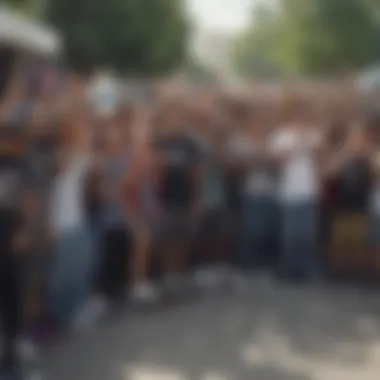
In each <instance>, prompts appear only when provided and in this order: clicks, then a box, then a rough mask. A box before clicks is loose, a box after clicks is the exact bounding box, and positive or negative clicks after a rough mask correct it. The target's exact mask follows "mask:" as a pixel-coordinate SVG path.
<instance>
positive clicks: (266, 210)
mask: <svg viewBox="0 0 380 380" xmlns="http://www.w3.org/2000/svg"><path fill="white" fill-rule="evenodd" d="M242 216H243V218H242V230H241V231H242V240H241V241H242V264H243V266H244V267H245V268H248V269H254V268H257V267H258V266H261V265H263V264H269V263H270V262H271V261H272V260H273V259H274V255H275V253H274V251H275V249H276V247H275V243H276V220H277V218H276V217H277V205H276V202H275V200H274V199H273V198H272V197H268V196H265V195H250V194H246V195H245V196H244V201H243V215H242Z"/></svg>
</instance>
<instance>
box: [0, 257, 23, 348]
mask: <svg viewBox="0 0 380 380" xmlns="http://www.w3.org/2000/svg"><path fill="white" fill-rule="evenodd" d="M22 300H23V298H22V274H21V265H20V260H19V259H18V258H16V257H15V256H14V255H10V254H9V252H7V253H5V254H4V252H2V253H1V255H0V319H1V321H0V322H1V335H2V336H3V339H4V351H3V352H4V353H6V354H10V353H13V354H15V351H16V347H15V343H16V338H17V337H18V335H19V333H20V332H21V329H22V327H23V313H22Z"/></svg>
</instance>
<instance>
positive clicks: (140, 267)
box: [0, 84, 380, 371]
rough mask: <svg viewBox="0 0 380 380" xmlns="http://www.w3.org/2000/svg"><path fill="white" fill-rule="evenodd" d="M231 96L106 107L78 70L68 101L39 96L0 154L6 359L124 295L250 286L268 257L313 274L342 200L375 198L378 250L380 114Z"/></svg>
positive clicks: (278, 265)
mask: <svg viewBox="0 0 380 380" xmlns="http://www.w3.org/2000/svg"><path fill="white" fill-rule="evenodd" d="M222 95H223V94H213V95H212V96H211V95H207V96H205V97H202V96H196V97H194V96H193V95H191V96H190V95H189V96H187V97H184V98H181V97H178V96H177V97H162V98H160V97H159V96H158V98H157V99H155V101H154V102H152V104H149V105H147V104H144V105H141V104H138V103H137V104H132V102H122V103H121V104H120V106H119V107H118V108H117V110H116V112H115V113H114V114H112V115H108V116H107V117H104V116H102V117H101V116H99V115H97V114H96V113H95V112H94V110H92V109H91V108H90V107H89V105H88V104H87V103H86V97H85V95H84V91H83V85H78V84H75V85H73V88H72V89H71V92H70V93H69V96H67V97H66V98H65V99H64V101H62V100H61V99H60V100H59V101H58V100H56V103H57V104H58V103H59V107H56V104H51V102H52V100H51V99H49V98H46V96H45V98H43V99H42V100H41V102H40V103H41V104H42V105H43V104H45V106H44V107H39V106H40V104H39V102H38V101H37V102H35V103H34V106H33V107H31V108H30V112H27V114H28V115H29V117H28V120H27V121H26V122H25V123H24V124H25V125H22V126H21V127H22V128H19V129H18V132H17V136H18V137H17V138H16V139H18V141H20V140H22V141H23V143H24V145H25V149H24V150H23V154H17V155H15V154H13V155H12V154H4V152H3V154H2V162H1V166H0V239H1V242H0V243H1V254H0V260H1V263H0V271H1V275H0V281H1V283H0V302H1V306H0V309H1V310H2V314H1V317H2V318H1V320H2V335H3V336H4V338H5V344H4V346H5V349H4V350H3V356H2V358H3V360H2V362H1V368H2V370H4V371H5V370H6V371H8V370H9V369H13V368H18V367H17V363H18V361H17V359H18V356H17V341H18V340H17V339H18V337H19V336H20V334H22V333H23V332H25V333H27V334H28V335H29V336H30V335H33V336H34V335H36V334H37V335H38V337H39V338H41V335H43V338H44V339H45V338H46V336H48V337H49V338H50V337H51V336H52V335H53V336H54V338H56V337H57V334H59V336H61V334H62V333H65V332H67V330H68V329H71V328H73V327H74V328H85V327H88V326H91V325H92V324H93V323H95V322H96V321H97V320H98V319H99V317H100V316H101V315H102V314H103V313H104V312H106V311H107V310H109V309H110V308H113V307H115V306H118V305H120V301H124V300H125V299H126V298H127V299H128V300H129V301H131V302H132V304H134V305H151V304H156V303H157V302H160V301H162V300H165V299H168V298H169V299H171V300H172V299H181V298H182V297H184V296H185V295H186V294H188V292H189V291H191V290H193V289H194V287H196V288H197V289H199V288H201V289H202V288H208V287H212V286H217V285H220V284H224V285H225V284H229V285H233V286H241V285H244V284H245V279H246V277H247V276H246V275H247V273H248V272H250V271H259V270H261V269H262V268H267V267H268V266H270V267H273V268H275V271H276V273H277V274H278V275H279V276H280V277H281V278H285V279H288V280H297V281H301V280H312V279H314V278H316V277H318V276H320V275H321V274H322V272H323V266H322V262H321V255H320V251H321V250H325V249H327V248H326V247H327V243H326V242H327V240H328V239H329V226H330V225H331V218H330V217H329V216H330V215H331V210H332V209H334V210H336V209H338V208H339V209H342V210H343V209H344V210H346V211H347V210H348V211H352V212H356V211H357V210H359V211H360V210H366V211H368V214H369V215H370V216H371V226H372V227H373V229H372V230H373V234H372V235H371V243H372V247H373V249H374V250H375V251H376V250H377V251H379V250H380V249H379V247H380V239H379V236H380V233H379V231H377V228H378V226H380V209H379V197H380V192H379V183H380V182H379V180H378V175H379V171H380V163H379V155H378V154H377V149H378V148H377V136H378V130H377V127H378V126H379V125H377V124H378V120H377V118H376V117H374V116H373V117H372V115H371V117H370V118H369V117H368V114H367V113H366V112H363V111H361V110H360V111H359V110H355V114H354V115H353V114H352V111H353V110H352V109H351V108H350V109H348V110H347V108H345V109H343V110H342V109H338V108H333V107H330V108H323V107H321V104H320V103H321V102H319V101H315V100H314V101H311V100H310V99H306V98H305V97H303V96H301V95H299V94H294V93H293V92H292V93H290V92H289V93H288V94H287V96H285V97H283V98H285V100H284V99H281V100H279V99H273V98H270V99H256V98H249V97H248V98H247V97H245V98H243V99H240V98H237V97H236V96H234V97H228V96H224V95H223V96H222ZM321 101H323V102H325V101H326V99H321ZM53 103H54V101H53ZM46 104H48V106H46ZM330 106H331V105H330ZM335 106H336V105H335ZM8 108H9V107H8ZM54 109H57V110H59V112H51V111H52V110H54ZM23 110H24V109H23ZM7 124H8V122H6V123H5V124H4V125H7ZM13 124H15V125H16V126H17V125H18V124H20V121H19V120H17V118H16V121H14V122H13ZM18 126H19V127H20V125H18ZM7 130H8V129H4V133H5V134H7V133H8V132H6V131H7ZM9 130H10V129H9ZM12 133H13V132H12ZM12 133H10V132H9V133H8V134H7V138H8V139H9V141H11V139H15V137H14V136H13V137H12ZM3 156H4V157H3ZM25 298H26V299H27V302H25V301H24V300H25ZM25 305H26V306H27V309H26V311H25V310H23V306H25Z"/></svg>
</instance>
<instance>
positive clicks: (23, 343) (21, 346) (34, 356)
mask: <svg viewBox="0 0 380 380" xmlns="http://www.w3.org/2000/svg"><path fill="white" fill-rule="evenodd" d="M17 349H18V352H19V355H20V357H21V359H22V361H23V362H28V363H30V362H34V361H37V360H38V357H39V349H38V347H37V346H36V345H35V344H34V343H33V342H31V341H30V340H28V339H21V340H20V341H19V342H18V347H17Z"/></svg>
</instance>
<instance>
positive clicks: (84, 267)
mask: <svg viewBox="0 0 380 380" xmlns="http://www.w3.org/2000/svg"><path fill="white" fill-rule="evenodd" d="M61 133H62V136H61V142H60V146H59V151H58V157H57V172H56V175H55V177H54V179H53V184H52V190H51V194H50V205H49V216H50V217H49V220H50V223H49V226H50V231H49V233H50V241H51V245H52V248H53V252H52V257H51V267H50V270H49V279H48V304H47V309H48V314H49V316H50V317H51V319H52V322H53V324H54V327H55V328H58V331H57V332H58V333H60V332H65V331H66V330H67V329H70V328H71V327H73V325H74V324H76V323H80V322H79V319H80V317H79V316H80V315H81V314H82V312H83V309H85V308H86V307H87V301H88V300H89V298H90V295H91V275H92V270H91V268H92V260H93V258H92V250H91V234H90V231H89V228H88V223H87V217H86V204H85V184H86V178H87V175H88V172H89V170H90V168H91V145H90V144H91V137H90V130H89V125H88V120H87V118H86V115H84V114H83V113H82V110H78V111H77V110H73V111H72V112H70V113H69V114H67V115H66V117H65V120H63V122H62V125H61Z"/></svg>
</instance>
